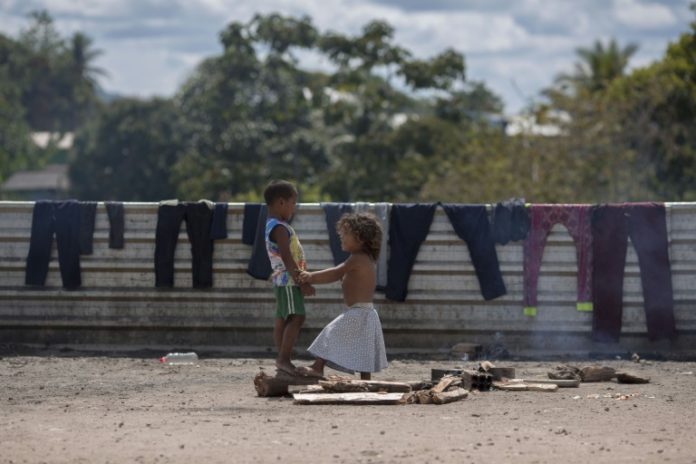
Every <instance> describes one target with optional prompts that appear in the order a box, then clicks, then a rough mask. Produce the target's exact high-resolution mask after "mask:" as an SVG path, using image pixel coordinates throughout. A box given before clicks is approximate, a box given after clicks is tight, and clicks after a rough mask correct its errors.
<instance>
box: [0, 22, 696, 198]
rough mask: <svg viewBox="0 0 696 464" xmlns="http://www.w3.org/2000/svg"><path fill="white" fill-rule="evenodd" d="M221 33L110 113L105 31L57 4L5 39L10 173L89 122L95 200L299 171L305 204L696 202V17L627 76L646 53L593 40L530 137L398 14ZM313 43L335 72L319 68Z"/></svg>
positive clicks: (213, 189) (551, 92)
mask: <svg viewBox="0 0 696 464" xmlns="http://www.w3.org/2000/svg"><path fill="white" fill-rule="evenodd" d="M219 37H220V43H221V45H222V50H221V52H220V53H219V54H218V55H215V56H211V57H208V58H207V59H205V60H204V61H203V62H201V63H200V65H199V66H198V67H197V68H196V70H195V71H194V72H193V73H192V74H191V75H190V76H189V77H188V79H187V80H186V81H185V82H184V84H183V85H182V86H181V88H180V89H179V91H178V92H177V94H176V96H175V97H174V98H172V99H168V100H161V99H154V100H146V101H140V100H122V101H117V102H115V103H112V104H109V105H104V106H100V105H99V104H98V103H97V102H96V99H95V96H94V95H95V91H96V89H97V87H98V78H99V76H101V75H102V74H103V71H101V70H99V69H98V68H95V67H94V65H93V63H94V59H95V58H96V57H97V56H98V54H99V51H98V50H96V49H95V48H93V44H92V42H91V40H90V39H89V38H88V37H86V36H84V35H83V34H80V33H76V34H74V35H73V36H71V37H69V38H63V37H61V36H60V35H59V34H57V32H56V30H55V28H54V26H53V23H52V20H51V18H50V16H48V14H46V13H36V14H35V15H34V16H33V20H32V24H31V26H30V27H29V28H28V29H26V30H25V31H23V32H22V34H20V36H19V38H18V39H16V40H14V39H12V38H8V37H3V36H1V35H0V177H2V176H6V175H7V174H8V173H10V172H11V171H12V170H14V169H19V168H20V167H31V166H39V165H41V163H42V162H45V155H44V156H43V157H42V156H41V154H37V153H35V150H33V149H32V146H31V144H30V143H29V137H28V135H29V131H30V128H32V129H34V130H37V129H49V130H61V131H63V130H71V129H73V128H78V136H77V138H76V144H75V152H74V154H73V158H72V160H71V161H72V169H71V174H72V181H73V185H74V186H75V192H74V193H75V194H76V195H78V196H80V197H82V198H92V199H119V200H148V201H156V200H160V199H163V198H168V197H174V196H178V197H179V198H182V199H199V198H210V199H213V200H231V201H254V200H259V199H260V192H261V190H262V189H263V186H264V185H266V184H267V182H268V181H269V180H270V179H273V178H286V179H289V180H292V181H294V182H295V183H296V184H297V185H298V187H299V189H300V193H301V196H302V198H301V200H302V201H325V200H334V201H349V200H351V201H361V200H362V201H397V202H398V201H404V202H405V201H438V200H441V201H452V202H494V201H499V200H501V199H505V198H509V197H525V198H526V199H527V201H533V202H607V201H635V200H689V201H696V131H694V129H693V128H694V127H696V38H695V37H696V25H695V26H693V27H692V30H691V31H689V32H687V33H684V34H683V35H682V36H681V37H680V39H679V40H678V41H676V42H675V43H673V44H671V45H670V46H669V48H668V49H667V51H666V53H665V55H664V57H663V58H662V59H660V60H658V61H657V62H656V63H654V64H652V65H650V66H647V67H644V68H639V69H636V70H634V71H633V72H631V73H628V74H627V65H628V63H629V60H630V58H631V57H632V56H633V54H634V53H635V51H636V46H635V45H630V44H629V45H627V46H620V45H619V44H617V43H616V41H614V40H611V41H609V42H607V43H603V42H601V41H596V42H595V43H594V44H593V45H592V46H591V47H588V48H580V49H578V50H577V63H576V67H575V70H574V72H572V73H570V74H565V75H560V76H558V77H557V78H556V80H555V81H554V83H553V85H552V86H551V87H549V88H548V89H546V91H545V92H544V93H543V97H544V101H543V102H542V103H540V104H538V105H534V106H532V107H530V108H529V109H528V112H527V114H526V115H525V117H526V118H527V119H526V121H527V123H526V128H525V129H524V130H523V131H522V132H520V133H519V134H517V135H514V136H509V135H505V131H504V124H505V122H504V120H503V118H502V112H503V104H502V101H501V99H500V98H499V97H498V96H497V95H495V94H494V93H493V92H492V91H491V90H490V89H489V88H488V87H487V86H486V84H485V83H484V82H473V81H467V80H466V63H465V58H464V56H463V55H462V54H460V53H458V52H456V51H455V50H444V51H442V52H441V53H439V54H436V55H435V56H433V57H430V58H416V57H414V56H413V54H412V53H411V51H409V50H407V49H405V48H403V47H401V46H400V45H399V44H398V43H396V42H395V39H394V29H393V27H392V26H391V25H389V24H388V23H386V22H384V21H372V22H369V23H367V24H366V25H365V26H364V27H363V28H362V29H361V30H360V31H359V32H358V33H357V34H355V35H344V34H339V33H336V32H331V31H328V32H325V31H319V30H318V29H317V28H316V27H315V26H314V25H313V23H312V20H311V18H308V17H301V18H297V17H291V16H283V15H280V14H276V13H273V14H268V15H256V16H254V17H253V18H252V19H251V20H250V21H248V22H237V21H235V22H231V23H230V24H229V25H228V26H227V27H225V29H224V30H222V31H221V32H220V35H219ZM298 52H302V53H313V54H319V55H321V56H323V57H325V58H327V59H328V60H329V61H330V62H331V63H332V64H333V65H334V66H335V68H334V69H333V70H332V71H331V72H328V73H321V72H309V71H307V70H305V69H302V68H301V67H300V66H299V64H298V63H299V62H298V59H297V54H298ZM544 128H546V129H551V132H552V135H548V133H547V134H546V135H541V134H542V133H543V131H542V130H541V129H544Z"/></svg>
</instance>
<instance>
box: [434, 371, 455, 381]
mask: <svg viewBox="0 0 696 464" xmlns="http://www.w3.org/2000/svg"><path fill="white" fill-rule="evenodd" d="M461 373H462V370H461V369H430V380H432V381H433V382H438V381H439V380H440V379H441V378H443V377H444V376H446V375H461Z"/></svg>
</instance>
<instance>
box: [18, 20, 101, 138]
mask: <svg viewBox="0 0 696 464" xmlns="http://www.w3.org/2000/svg"><path fill="white" fill-rule="evenodd" d="M30 17H31V19H32V23H31V24H30V26H29V27H28V28H27V29H25V30H23V31H22V32H21V33H20V35H19V39H18V42H19V44H20V46H21V48H22V54H23V60H24V74H25V75H24V81H23V82H24V84H23V89H22V104H23V106H24V107H25V109H26V114H27V120H28V123H29V125H30V126H31V127H32V129H34V130H37V131H61V132H64V131H71V130H74V129H75V128H76V127H77V126H78V125H79V124H81V123H82V122H83V121H84V120H85V119H86V118H87V115H88V114H89V113H90V112H91V111H92V110H93V109H94V106H95V105H96V100H97V99H96V90H97V86H98V83H97V77H98V76H100V75H102V74H103V71H102V70H101V69H99V68H96V67H95V66H94V65H93V62H94V60H95V59H96V58H97V57H98V56H99V54H100V52H99V51H98V50H95V49H93V48H91V44H92V40H91V39H90V38H89V37H87V36H86V35H84V34H82V33H76V34H75V35H73V37H72V38H71V39H70V40H69V43H68V41H67V40H66V39H65V38H63V37H62V36H61V35H60V34H59V33H58V31H57V30H56V28H55V25H54V24H53V19H52V18H51V16H50V15H49V14H48V12H46V11H35V12H33V13H32V14H31V15H30Z"/></svg>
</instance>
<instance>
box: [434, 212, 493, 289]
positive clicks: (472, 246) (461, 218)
mask: <svg viewBox="0 0 696 464" xmlns="http://www.w3.org/2000/svg"><path fill="white" fill-rule="evenodd" d="M442 208H443V209H444V210H445V213H447V217H448V218H449V220H450V222H451V223H452V227H454V231H455V232H456V234H457V235H458V236H459V238H461V239H462V240H464V241H465V242H466V246H467V248H468V249H469V256H470V257H471V262H472V264H473V265H474V269H475V270H476V277H477V278H478V281H479V286H480V288H481V294H482V295H483V298H484V299H485V300H492V299H494V298H498V297H499V296H502V295H505V294H506V293H507V290H506V289H505V283H504V282H503V276H502V274H501V273H500V264H499V263H498V253H497V252H496V251H495V243H494V242H493V236H492V234H491V227H490V222H489V221H488V211H487V210H486V206H485V205H454V204H443V205H442Z"/></svg>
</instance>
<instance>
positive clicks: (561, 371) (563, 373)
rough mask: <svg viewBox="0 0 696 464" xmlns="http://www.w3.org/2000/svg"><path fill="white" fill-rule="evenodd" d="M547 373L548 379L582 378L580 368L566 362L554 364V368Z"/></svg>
mask: <svg viewBox="0 0 696 464" xmlns="http://www.w3.org/2000/svg"><path fill="white" fill-rule="evenodd" d="M547 375H548V377H549V379H554V380H582V378H581V377H580V369H578V368H577V367H574V366H569V365H567V364H561V365H558V366H556V367H555V368H554V370H553V371H550V372H549V373H548V374H547Z"/></svg>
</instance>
